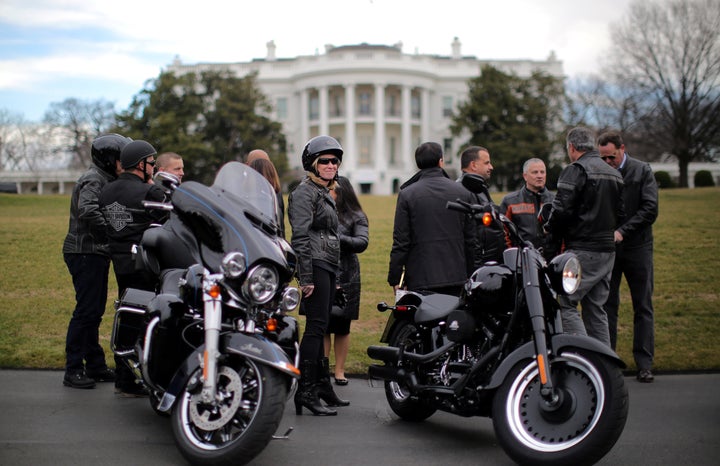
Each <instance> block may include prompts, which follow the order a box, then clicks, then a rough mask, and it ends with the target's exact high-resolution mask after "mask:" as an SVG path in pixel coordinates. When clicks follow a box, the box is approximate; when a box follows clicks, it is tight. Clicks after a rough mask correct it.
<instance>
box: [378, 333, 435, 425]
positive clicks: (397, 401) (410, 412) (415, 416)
mask: <svg viewBox="0 0 720 466" xmlns="http://www.w3.org/2000/svg"><path fill="white" fill-rule="evenodd" d="M389 344H390V346H396V347H397V346H400V345H405V351H412V352H418V353H421V352H423V344H422V341H421V340H420V339H419V338H418V336H417V328H416V327H415V325H414V324H413V323H412V322H409V321H405V322H401V323H400V324H399V325H398V326H397V327H396V328H395V330H394V331H393V334H392V336H391V337H390V340H389ZM385 397H386V398H387V401H388V404H389V405H390V409H392V411H393V412H394V413H395V414H397V415H398V416H399V417H400V418H401V419H403V420H405V421H409V422H421V421H424V420H425V419H427V418H429V417H430V416H432V415H433V414H435V411H437V410H436V409H435V408H432V407H430V406H428V405H425V404H423V403H421V402H420V401H417V400H416V399H414V398H413V397H412V396H411V394H410V391H409V390H408V387H407V386H406V385H405V384H402V383H400V382H395V381H392V380H387V381H385Z"/></svg>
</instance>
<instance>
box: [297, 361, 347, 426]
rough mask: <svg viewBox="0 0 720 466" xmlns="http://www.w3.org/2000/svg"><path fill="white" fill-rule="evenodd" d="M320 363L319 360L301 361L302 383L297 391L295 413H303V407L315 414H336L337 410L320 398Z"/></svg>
mask: <svg viewBox="0 0 720 466" xmlns="http://www.w3.org/2000/svg"><path fill="white" fill-rule="evenodd" d="M318 369H319V368H318V364H317V361H301V362H300V383H299V386H298V389H297V392H295V414H302V409H303V407H305V408H307V409H309V410H310V412H311V413H313V415H315V416H335V415H337V411H335V410H333V409H328V408H326V407H325V406H323V404H322V403H320V398H318V383H317V380H318Z"/></svg>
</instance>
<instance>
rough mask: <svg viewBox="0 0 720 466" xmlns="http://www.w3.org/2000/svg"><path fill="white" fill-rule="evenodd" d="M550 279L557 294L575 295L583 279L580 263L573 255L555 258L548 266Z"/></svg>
mask: <svg viewBox="0 0 720 466" xmlns="http://www.w3.org/2000/svg"><path fill="white" fill-rule="evenodd" d="M548 277H549V278H550V284H551V285H552V287H553V289H554V290H555V292H557V293H559V294H565V295H570V294H573V293H574V292H575V291H576V290H577V289H578V287H579V286H580V279H581V277H582V269H581V267H580V261H579V260H578V258H577V257H576V256H575V254H573V253H565V254H560V255H558V256H555V257H554V258H553V259H552V260H551V261H550V264H548Z"/></svg>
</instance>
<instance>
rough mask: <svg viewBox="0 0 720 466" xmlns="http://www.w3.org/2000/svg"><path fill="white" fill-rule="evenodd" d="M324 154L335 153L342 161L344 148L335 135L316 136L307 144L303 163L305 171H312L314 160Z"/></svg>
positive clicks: (303, 154)
mask: <svg viewBox="0 0 720 466" xmlns="http://www.w3.org/2000/svg"><path fill="white" fill-rule="evenodd" d="M322 154H333V155H334V156H336V157H337V158H338V159H340V161H341V162H342V156H343V149H342V146H340V143H339V142H337V140H336V139H335V138H333V137H330V136H315V137H314V138H312V139H310V140H309V141H308V142H307V144H305V149H303V153H302V165H303V168H304V169H305V171H312V169H313V166H312V164H313V162H314V161H315V159H316V158H318V157H319V156H321V155H322Z"/></svg>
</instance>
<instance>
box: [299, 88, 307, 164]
mask: <svg viewBox="0 0 720 466" xmlns="http://www.w3.org/2000/svg"><path fill="white" fill-rule="evenodd" d="M309 112H310V95H309V93H308V90H307V89H303V90H301V91H300V137H301V138H302V141H300V144H301V146H300V147H299V148H298V149H299V150H300V151H302V149H303V147H304V146H305V143H306V142H307V141H308V139H310V122H309V118H308V113H309ZM298 149H296V151H297V150H298Z"/></svg>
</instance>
